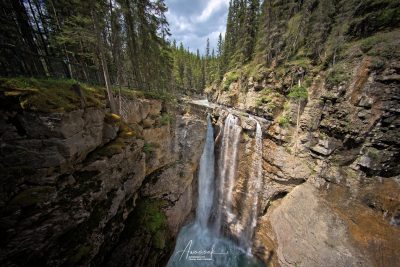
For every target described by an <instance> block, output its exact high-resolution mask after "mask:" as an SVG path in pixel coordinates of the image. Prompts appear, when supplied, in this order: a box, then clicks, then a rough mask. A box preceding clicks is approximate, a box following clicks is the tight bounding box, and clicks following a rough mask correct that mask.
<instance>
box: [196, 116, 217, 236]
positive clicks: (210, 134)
mask: <svg viewBox="0 0 400 267" xmlns="http://www.w3.org/2000/svg"><path fill="white" fill-rule="evenodd" d="M214 158H215V157H214V130H213V126H212V123H211V118H210V116H208V117H207V137H206V143H205V146H204V149H203V154H202V155H201V158H200V170H199V200H198V203H197V212H196V223H198V224H199V225H200V227H202V228H203V229H204V228H206V227H207V223H208V219H209V218H210V212H211V208H212V204H213V199H214V162H215V159H214Z"/></svg>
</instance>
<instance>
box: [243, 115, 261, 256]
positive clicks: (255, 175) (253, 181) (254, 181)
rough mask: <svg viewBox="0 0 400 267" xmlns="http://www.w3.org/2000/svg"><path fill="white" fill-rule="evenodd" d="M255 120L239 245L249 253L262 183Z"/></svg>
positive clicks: (258, 137)
mask: <svg viewBox="0 0 400 267" xmlns="http://www.w3.org/2000/svg"><path fill="white" fill-rule="evenodd" d="M254 121H256V124H257V127H256V136H255V145H254V154H253V162H252V172H251V176H250V177H249V179H250V187H249V190H248V192H247V194H246V196H247V197H248V198H249V200H250V201H249V202H250V203H252V204H251V207H250V210H249V212H248V218H246V224H245V225H243V233H242V234H241V236H240V239H239V240H240V245H241V246H242V247H244V248H245V249H247V253H248V254H251V248H252V246H253V237H254V231H255V227H256V225H257V216H258V198H259V193H260V190H261V184H262V151H263V147H262V145H263V143H262V141H263V140H262V130H261V125H260V123H259V122H258V121H257V120H255V119H254Z"/></svg>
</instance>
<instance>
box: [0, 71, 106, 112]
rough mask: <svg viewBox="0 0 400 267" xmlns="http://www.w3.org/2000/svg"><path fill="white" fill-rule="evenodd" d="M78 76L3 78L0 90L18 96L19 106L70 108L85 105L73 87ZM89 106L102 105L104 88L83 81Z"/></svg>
mask: <svg viewBox="0 0 400 267" xmlns="http://www.w3.org/2000/svg"><path fill="white" fill-rule="evenodd" d="M76 84H77V81H75V80H65V79H60V80H57V79H36V78H22V77H19V78H2V79H0V91H2V92H3V93H4V95H5V96H6V97H16V96H17V97H18V101H19V105H20V108H22V109H24V110H32V111H39V112H44V113H51V112H68V111H72V110H76V109H79V108H82V101H81V98H80V96H79V95H78V94H77V93H76V92H74V91H73V90H71V87H72V86H73V85H76ZM80 88H81V90H82V93H83V95H84V97H85V99H86V105H87V106H88V107H103V104H102V103H103V102H104V100H105V98H104V96H105V90H104V88H101V87H93V86H89V85H86V84H80Z"/></svg>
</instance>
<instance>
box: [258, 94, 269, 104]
mask: <svg viewBox="0 0 400 267" xmlns="http://www.w3.org/2000/svg"><path fill="white" fill-rule="evenodd" d="M270 101H271V98H270V97H269V96H265V95H264V96H261V97H259V98H257V99H256V106H257V107H259V106H261V105H262V104H266V103H269V102H270Z"/></svg>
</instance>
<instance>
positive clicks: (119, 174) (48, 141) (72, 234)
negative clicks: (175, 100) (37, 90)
mask: <svg viewBox="0 0 400 267" xmlns="http://www.w3.org/2000/svg"><path fill="white" fill-rule="evenodd" d="M131 101H132V102H131V103H129V108H130V109H135V112H130V113H128V115H129V116H127V118H126V120H125V121H124V120H122V119H121V118H120V117H118V116H116V115H113V114H110V113H107V110H106V109H104V108H96V107H91V108H86V109H84V110H83V109H78V110H73V111H70V112H64V113H39V112H34V111H24V110H22V109H20V110H18V109H16V110H1V112H0V129H1V136H0V139H1V157H0V158H1V164H0V167H1V174H2V175H1V176H2V177H1V180H0V183H1V188H0V213H1V216H0V217H1V219H0V231H1V236H2V238H1V245H0V246H1V249H0V264H1V265H2V266H14V265H19V266H28V265H33V264H34V265H38V264H39V265H42V266H44V265H48V266H61V265H63V266H88V265H89V264H96V265H99V264H104V265H109V266H132V265H137V266H155V265H160V264H161V263H162V262H163V261H165V260H167V259H168V257H169V253H170V250H171V249H172V248H173V243H172V242H173V240H174V238H175V236H176V234H177V232H178V230H179V228H180V227H181V226H182V225H183V224H184V223H185V222H186V221H187V220H188V218H189V217H190V216H191V214H192V211H193V206H194V205H193V203H194V202H195V200H194V199H193V197H194V196H195V194H194V193H193V192H195V191H196V190H197V189H196V188H197V187H196V179H195V176H196V175H197V165H198V162H199V158H200V155H201V150H202V145H203V142H204V134H205V129H206V122H205V117H203V116H201V117H197V116H196V115H195V114H188V113H185V112H183V110H184V107H181V106H178V107H173V106H171V105H170V104H167V103H163V102H161V101H159V100H147V99H135V100H131ZM121 248H124V249H121ZM121 255H122V256H121ZM115 259H118V260H115Z"/></svg>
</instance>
